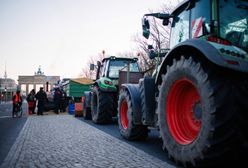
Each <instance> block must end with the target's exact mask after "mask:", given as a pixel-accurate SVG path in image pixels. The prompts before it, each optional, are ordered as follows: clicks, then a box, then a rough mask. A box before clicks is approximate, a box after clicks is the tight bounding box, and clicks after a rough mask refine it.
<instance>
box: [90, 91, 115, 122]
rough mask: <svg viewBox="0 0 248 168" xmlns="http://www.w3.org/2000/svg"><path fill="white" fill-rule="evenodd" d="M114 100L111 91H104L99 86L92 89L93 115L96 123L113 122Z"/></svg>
mask: <svg viewBox="0 0 248 168" xmlns="http://www.w3.org/2000/svg"><path fill="white" fill-rule="evenodd" d="M113 111H114V100H113V96H112V94H111V93H108V92H102V91H101V90H100V89H98V88H97V87H94V88H93V90H92V97H91V116H92V121H93V122H94V123H96V124H108V123H111V122H112V113H113Z"/></svg>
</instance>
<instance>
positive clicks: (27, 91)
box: [26, 84, 29, 96]
mask: <svg viewBox="0 0 248 168" xmlns="http://www.w3.org/2000/svg"><path fill="white" fill-rule="evenodd" d="M28 93H29V90H28V84H26V96H27V95H28Z"/></svg>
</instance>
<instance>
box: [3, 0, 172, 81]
mask: <svg viewBox="0 0 248 168" xmlns="http://www.w3.org/2000/svg"><path fill="white" fill-rule="evenodd" d="M166 2H169V1H168V0H0V78H3V77H4V71H5V67H6V71H7V76H8V78H12V79H14V80H17V79H18V75H34V72H36V71H37V70H38V67H39V66H41V70H42V71H43V72H44V74H45V75H49V76H51V75H59V76H60V77H61V79H62V78H76V77H79V75H80V73H81V72H82V69H83V68H85V67H89V65H87V61H88V59H89V57H94V56H96V55H98V54H99V53H101V52H102V50H105V53H106V55H116V54H118V53H123V52H130V51H132V50H133V49H134V46H135V44H134V42H133V41H132V40H131V39H132V36H134V35H135V34H137V33H141V31H142V30H141V19H142V16H143V15H144V14H145V13H149V10H152V11H158V10H159V9H161V6H162V5H163V4H164V3H166Z"/></svg>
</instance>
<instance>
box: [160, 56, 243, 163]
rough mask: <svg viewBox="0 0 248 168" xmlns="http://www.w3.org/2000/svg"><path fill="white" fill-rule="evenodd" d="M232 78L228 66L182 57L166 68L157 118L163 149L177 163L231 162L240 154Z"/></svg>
mask: <svg viewBox="0 0 248 168" xmlns="http://www.w3.org/2000/svg"><path fill="white" fill-rule="evenodd" d="M230 78H231V77H229V76H228V73H227V70H225V69H224V68H218V67H217V66H215V65H213V64H211V63H210V62H208V61H206V60H205V61H200V60H196V59H193V57H187V58H184V57H183V56H182V57H181V58H180V59H178V60H174V61H173V63H172V65H170V66H168V67H167V72H166V74H165V75H164V76H163V77H162V83H161V87H160V92H159V99H158V122H159V128H160V134H161V136H162V140H163V148H165V149H167V151H168V155H169V157H170V158H173V159H174V160H175V161H176V162H177V163H178V162H179V163H181V164H183V165H184V166H192V165H193V166H196V167H198V166H199V167H200V166H206V167H210V166H213V165H212V164H214V166H216V165H218V163H220V165H222V164H223V163H225V164H227V166H228V163H229V161H230V163H231V161H232V159H233V158H235V156H237V155H236V154H237V153H236V149H237V144H238V143H239V140H238V138H237V137H238V136H237V120H236V108H235V107H236V106H237V105H235V103H234V96H231V95H230V93H232V91H233V87H232V84H233V83H232V80H230ZM224 159H226V160H224ZM222 166H223V165H222Z"/></svg>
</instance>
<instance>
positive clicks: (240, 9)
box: [142, 0, 248, 51]
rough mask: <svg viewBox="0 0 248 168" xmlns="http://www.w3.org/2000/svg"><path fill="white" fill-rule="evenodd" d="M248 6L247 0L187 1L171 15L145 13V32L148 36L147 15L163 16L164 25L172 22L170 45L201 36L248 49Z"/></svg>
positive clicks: (212, 40)
mask: <svg viewBox="0 0 248 168" xmlns="http://www.w3.org/2000/svg"><path fill="white" fill-rule="evenodd" d="M247 9H248V1H247V0H213V1H204V0H186V1H183V2H182V3H180V4H179V5H178V7H176V8H175V10H174V11H172V13H171V14H162V13H151V14H145V15H144V18H143V25H142V26H143V35H144V37H146V38H149V34H150V25H149V22H148V20H147V17H148V16H153V17H156V18H159V19H162V20H163V24H164V25H169V23H170V26H171V37H170V48H173V47H174V46H176V45H177V44H179V43H181V42H183V41H185V40H188V39H194V38H199V39H203V40H207V41H210V42H213V43H218V44H224V45H233V46H236V47H238V48H240V49H242V50H245V51H247V50H248V49H247V48H248V17H247V16H248V10H247ZM231 13H232V14H231Z"/></svg>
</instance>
